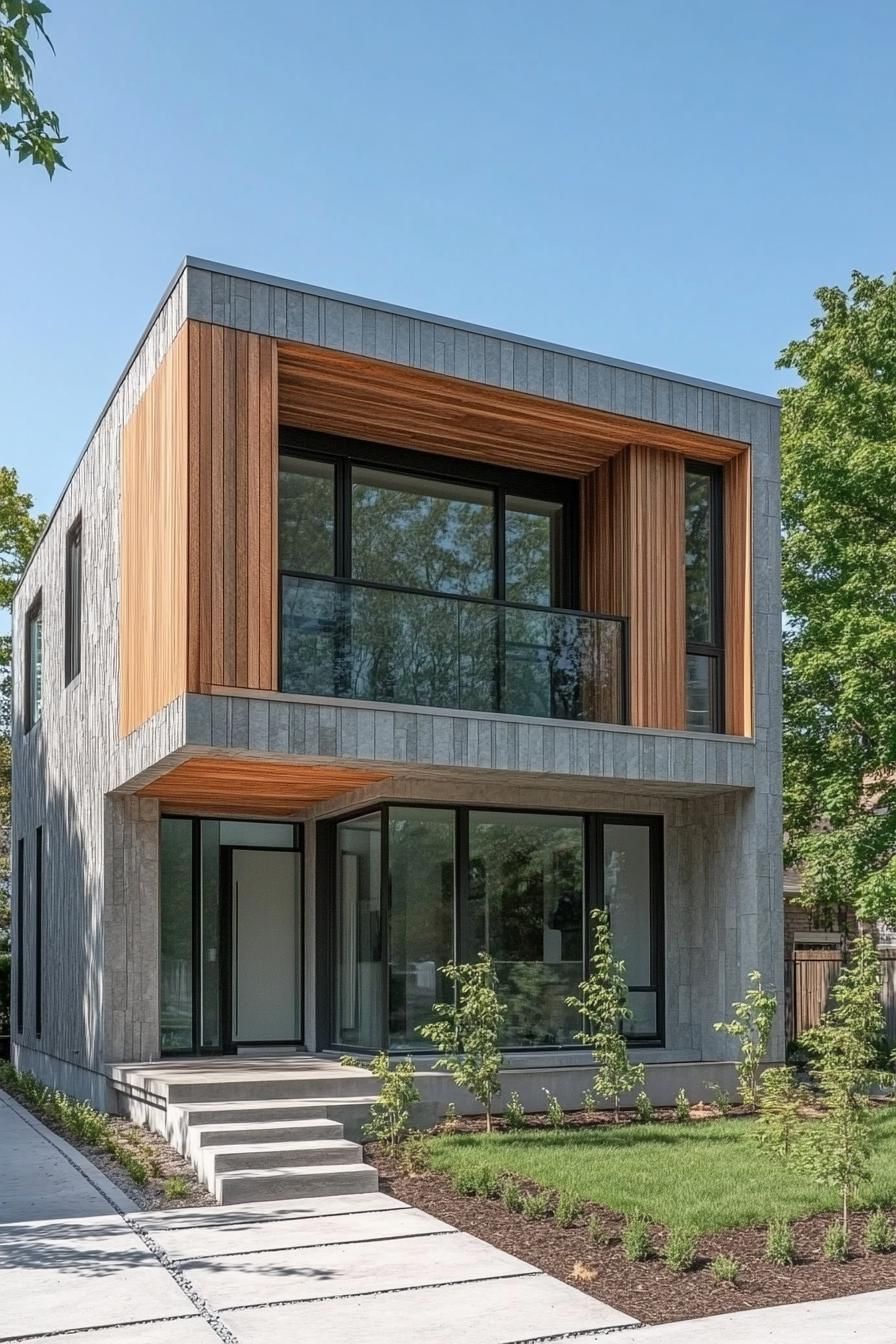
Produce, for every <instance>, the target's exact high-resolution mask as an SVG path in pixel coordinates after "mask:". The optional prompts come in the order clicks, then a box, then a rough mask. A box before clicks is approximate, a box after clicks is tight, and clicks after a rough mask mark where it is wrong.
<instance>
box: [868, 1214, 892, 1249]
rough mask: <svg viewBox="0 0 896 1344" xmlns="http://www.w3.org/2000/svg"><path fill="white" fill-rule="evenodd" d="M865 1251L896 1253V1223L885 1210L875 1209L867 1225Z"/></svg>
mask: <svg viewBox="0 0 896 1344" xmlns="http://www.w3.org/2000/svg"><path fill="white" fill-rule="evenodd" d="M865 1250H866V1251H879V1252H882V1253H884V1254H885V1253H886V1252H887V1251H896V1223H894V1222H893V1219H892V1218H888V1217H887V1215H886V1214H885V1213H884V1211H883V1209H875V1210H874V1212H873V1213H872V1214H871V1215H870V1217H869V1219H868V1222H867V1223H866V1224H865Z"/></svg>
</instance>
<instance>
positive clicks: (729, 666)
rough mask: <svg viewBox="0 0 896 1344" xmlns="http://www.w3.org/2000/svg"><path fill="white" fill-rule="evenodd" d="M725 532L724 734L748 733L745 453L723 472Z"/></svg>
mask: <svg viewBox="0 0 896 1344" xmlns="http://www.w3.org/2000/svg"><path fill="white" fill-rule="evenodd" d="M723 472H724V484H723V503H722V514H723V518H722V522H723V527H724V532H725V545H724V552H725V732H726V733H735V734H736V735H737V736H738V737H750V736H752V733H753V622H752V613H753V581H752V580H753V576H752V564H751V554H752V544H753V543H752V526H751V519H752V504H753V501H752V490H751V479H750V478H751V463H750V452H749V450H745V451H744V452H742V453H740V454H739V455H738V456H737V457H735V458H733V459H732V460H731V461H730V462H728V463H727V464H726V466H725V467H724V468H723Z"/></svg>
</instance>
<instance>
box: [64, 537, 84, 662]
mask: <svg viewBox="0 0 896 1344" xmlns="http://www.w3.org/2000/svg"><path fill="white" fill-rule="evenodd" d="M80 671H81V519H80V518H78V520H77V522H76V523H75V524H74V526H73V527H72V528H70V530H69V534H68V536H67V537H66V542H65V684H66V686H67V685H68V684H69V682H70V681H74V679H75V677H76V676H77V675H78V673H79V672H80Z"/></svg>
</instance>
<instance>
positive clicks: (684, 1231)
mask: <svg viewBox="0 0 896 1344" xmlns="http://www.w3.org/2000/svg"><path fill="white" fill-rule="evenodd" d="M696 1258H697V1234H696V1232H695V1231H694V1230H693V1228H690V1227H672V1228H670V1229H669V1232H668V1234H667V1236H666V1244H665V1246H664V1247H663V1262H664V1263H665V1266H666V1268H667V1269H671V1270H672V1271H673V1273H675V1274H683V1273H684V1272H685V1270H688V1269H693V1268H694V1261H695V1260H696Z"/></svg>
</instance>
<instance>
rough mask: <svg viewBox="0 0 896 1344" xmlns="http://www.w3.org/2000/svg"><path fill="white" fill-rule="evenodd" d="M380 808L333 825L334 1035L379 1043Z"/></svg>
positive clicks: (344, 1040)
mask: <svg viewBox="0 0 896 1344" xmlns="http://www.w3.org/2000/svg"><path fill="white" fill-rule="evenodd" d="M381 845H382V834H381V822H380V813H379V812H375V813H373V814H372V815H370V816H366V817H355V818H353V819H352V820H350V821H343V822H340V823H339V825H338V826H337V827H336V976H335V991H336V1039H337V1041H338V1043H339V1044H340V1045H342V1046H347V1047H351V1046H357V1047H359V1048H360V1049H367V1050H378V1049H380V1048H381V1046H382V1044H383V1025H384V1020H385V1018H384V1003H383V999H384V991H385V986H384V983H383V935H384V920H383V893H382V881H381V864H382V859H381Z"/></svg>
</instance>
